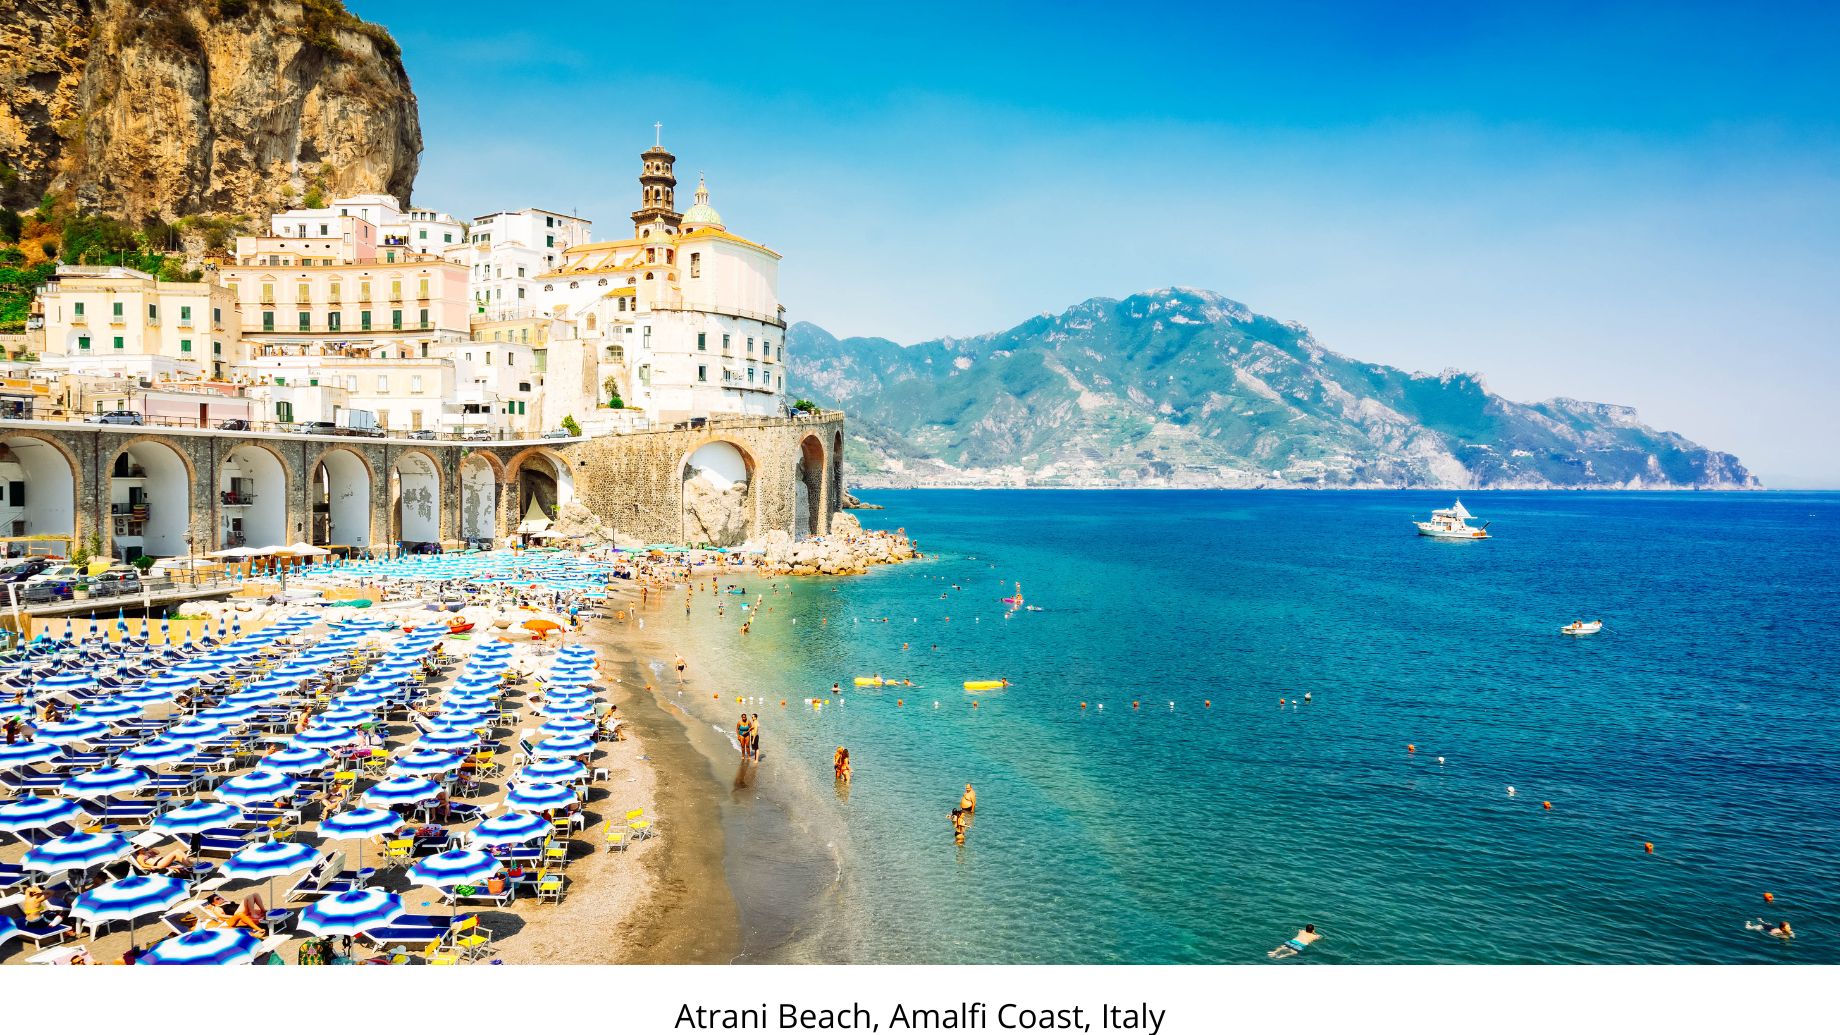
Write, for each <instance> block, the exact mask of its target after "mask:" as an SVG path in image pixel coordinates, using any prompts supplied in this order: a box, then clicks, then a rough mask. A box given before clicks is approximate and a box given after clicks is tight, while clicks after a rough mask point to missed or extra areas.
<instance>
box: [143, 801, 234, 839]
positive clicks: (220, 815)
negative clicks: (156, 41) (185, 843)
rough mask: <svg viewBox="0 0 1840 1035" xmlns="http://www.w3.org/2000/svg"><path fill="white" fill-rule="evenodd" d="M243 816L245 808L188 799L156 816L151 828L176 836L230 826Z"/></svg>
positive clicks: (159, 832) (156, 831)
mask: <svg viewBox="0 0 1840 1035" xmlns="http://www.w3.org/2000/svg"><path fill="white" fill-rule="evenodd" d="M242 818H243V810H242V809H239V808H237V807H236V806H234V805H226V804H224V803H222V802H215V801H188V802H186V803H185V804H184V805H181V806H179V807H178V808H176V809H173V810H172V811H170V812H167V813H164V814H162V815H159V816H156V817H154V820H153V826H152V827H151V828H150V829H152V830H153V831H154V832H155V833H158V834H168V835H171V836H174V837H179V836H183V835H186V834H196V833H199V832H200V831H204V830H210V829H212V828H214V827H222V826H229V825H230V824H232V823H235V822H237V821H238V820H240V819H242Z"/></svg>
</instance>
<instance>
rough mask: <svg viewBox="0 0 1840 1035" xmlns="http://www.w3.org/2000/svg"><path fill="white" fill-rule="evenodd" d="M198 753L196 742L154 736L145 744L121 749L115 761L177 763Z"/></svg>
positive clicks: (125, 762) (150, 763)
mask: <svg viewBox="0 0 1840 1035" xmlns="http://www.w3.org/2000/svg"><path fill="white" fill-rule="evenodd" d="M198 753H199V747H198V745H197V744H191V743H187V742H186V741H183V740H169V739H167V738H165V737H155V738H154V739H152V740H150V741H148V742H147V743H145V744H136V745H135V746H133V747H131V748H129V749H128V750H126V751H123V752H122V753H121V755H120V756H118V757H117V758H116V761H118V762H120V763H122V764H123V765H178V764H179V763H180V762H186V761H190V760H191V759H193V758H196V757H198Z"/></svg>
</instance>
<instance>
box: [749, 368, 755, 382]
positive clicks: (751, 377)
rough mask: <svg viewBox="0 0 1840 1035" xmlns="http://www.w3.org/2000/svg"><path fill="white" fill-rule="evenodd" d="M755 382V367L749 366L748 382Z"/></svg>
mask: <svg viewBox="0 0 1840 1035" xmlns="http://www.w3.org/2000/svg"><path fill="white" fill-rule="evenodd" d="M753 383H754V368H753V367H749V368H748V384H753Z"/></svg>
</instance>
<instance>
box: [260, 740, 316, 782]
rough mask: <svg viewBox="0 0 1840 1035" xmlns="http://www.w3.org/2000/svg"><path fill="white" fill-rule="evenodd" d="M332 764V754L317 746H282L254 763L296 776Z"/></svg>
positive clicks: (262, 767) (263, 767) (261, 767)
mask: <svg viewBox="0 0 1840 1035" xmlns="http://www.w3.org/2000/svg"><path fill="white" fill-rule="evenodd" d="M331 764H332V755H331V754H330V753H328V752H325V751H322V750H320V749H319V748H299V747H296V748H282V749H281V750H280V751H277V752H275V753H274V754H272V755H268V756H266V757H264V758H263V759H262V760H261V761H259V762H257V763H256V768H257V769H273V770H275V771H276V772H281V773H288V774H291V775H296V776H298V775H299V774H301V773H311V772H314V771H315V770H319V769H324V768H326V767H327V766H329V765H331Z"/></svg>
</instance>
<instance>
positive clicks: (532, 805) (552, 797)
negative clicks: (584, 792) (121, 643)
mask: <svg viewBox="0 0 1840 1035" xmlns="http://www.w3.org/2000/svg"><path fill="white" fill-rule="evenodd" d="M576 800H577V798H576V796H575V788H573V787H569V786H567V785H564V784H559V783H534V782H533V783H520V784H518V785H517V786H516V787H513V788H511V793H510V794H507V795H505V807H506V808H508V809H527V810H529V811H532V812H543V811H547V810H549V809H561V808H567V807H568V806H570V805H573V804H575V802H576Z"/></svg>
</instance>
